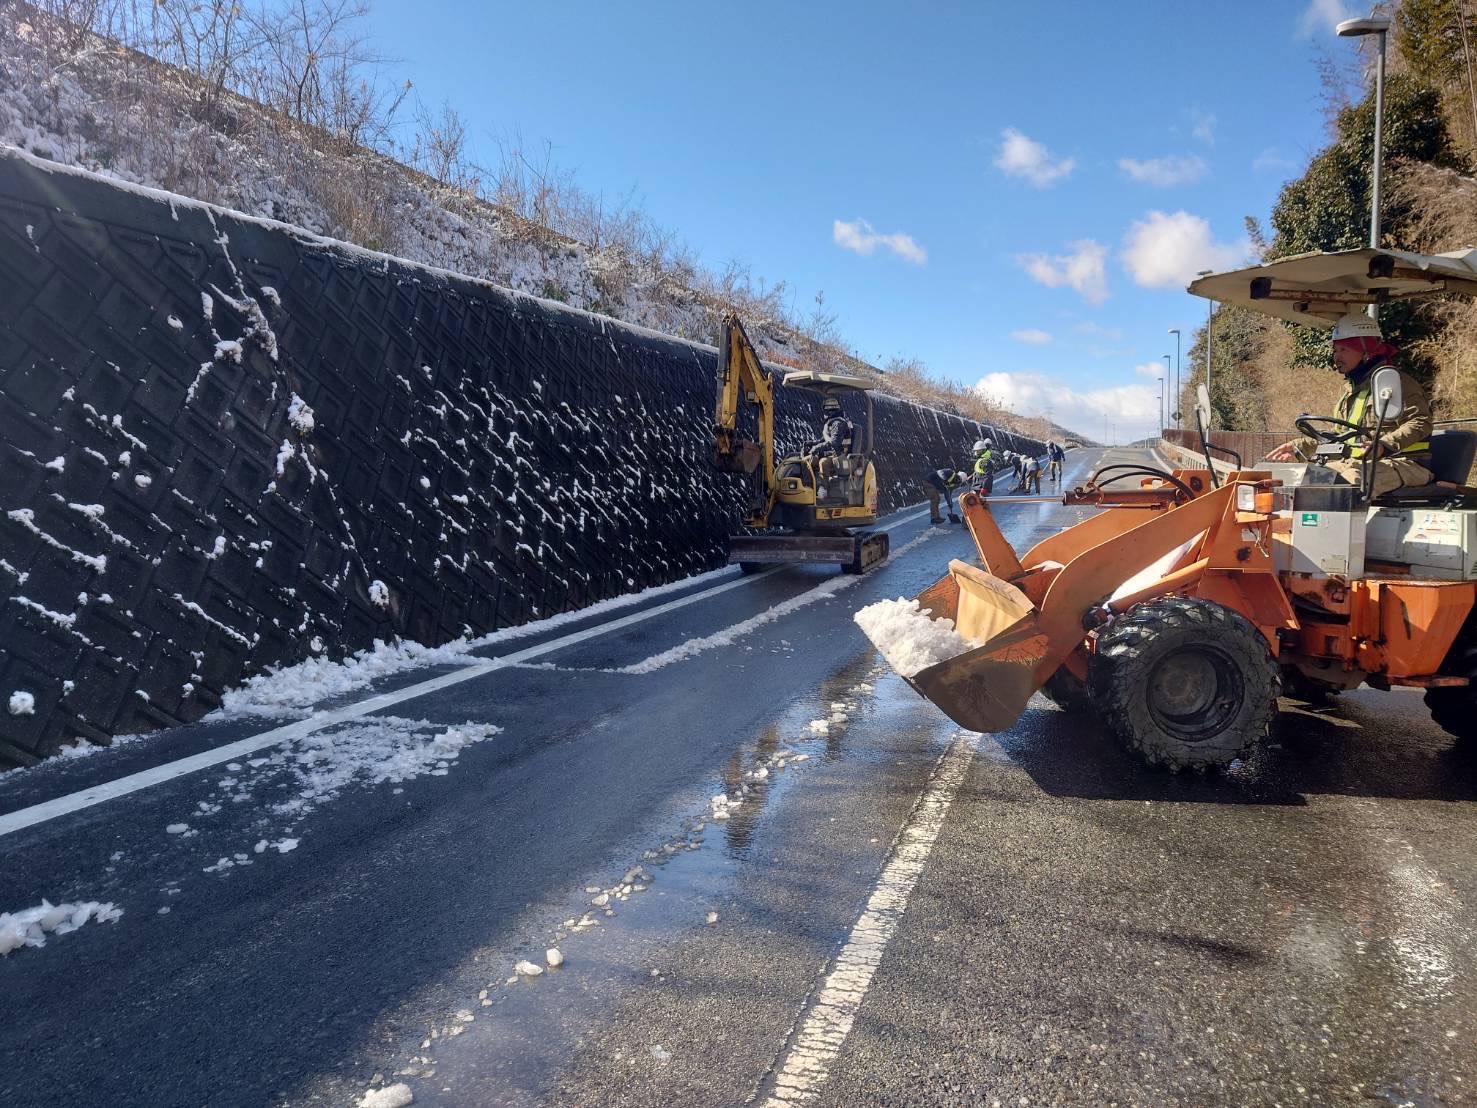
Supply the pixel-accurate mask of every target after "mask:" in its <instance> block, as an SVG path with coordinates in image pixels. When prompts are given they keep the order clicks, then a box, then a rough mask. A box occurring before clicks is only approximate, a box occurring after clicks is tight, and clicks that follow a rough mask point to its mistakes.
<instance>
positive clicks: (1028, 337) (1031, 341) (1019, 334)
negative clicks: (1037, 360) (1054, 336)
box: [1010, 327, 1051, 346]
mask: <svg viewBox="0 0 1477 1108" xmlns="http://www.w3.org/2000/svg"><path fill="white" fill-rule="evenodd" d="M1010 337H1011V338H1013V339H1015V341H1016V342H1024V343H1027V344H1028V345H1031V346H1045V345H1046V344H1047V343H1049V342H1050V341H1051V336H1050V335H1048V334H1047V333H1046V332H1045V331H1042V330H1040V329H1038V328H1036V327H1027V328H1024V329H1023V330H1020V331H1012V332H1011V333H1010Z"/></svg>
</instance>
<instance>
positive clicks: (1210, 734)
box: [1091, 596, 1280, 771]
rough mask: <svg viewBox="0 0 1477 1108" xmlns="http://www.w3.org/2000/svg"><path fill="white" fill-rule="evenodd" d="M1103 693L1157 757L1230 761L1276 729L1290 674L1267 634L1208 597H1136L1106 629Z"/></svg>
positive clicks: (1114, 724) (1100, 670)
mask: <svg viewBox="0 0 1477 1108" xmlns="http://www.w3.org/2000/svg"><path fill="white" fill-rule="evenodd" d="M1091 687H1092V696H1093V702H1094V703H1095V704H1096V705H1097V707H1098V709H1099V710H1100V711H1101V712H1102V714H1103V717H1104V719H1105V720H1106V721H1107V724H1108V726H1109V727H1110V728H1111V729H1112V730H1113V731H1114V733H1115V734H1117V736H1118V738H1119V739H1120V740H1122V741H1123V743H1124V744H1125V745H1127V746H1128V747H1129V748H1130V749H1132V750H1134V751H1136V752H1137V753H1138V754H1140V755H1141V756H1142V757H1143V758H1144V760H1145V761H1147V762H1149V763H1150V764H1151V765H1156V766H1162V767H1164V768H1166V769H1170V770H1175V771H1178V770H1181V769H1186V768H1190V769H1212V768H1225V767H1227V766H1229V765H1230V764H1231V763H1232V762H1233V761H1235V760H1236V759H1237V758H1241V757H1244V756H1246V755H1247V754H1248V753H1250V751H1251V750H1252V748H1253V747H1255V746H1256V745H1257V744H1258V743H1260V742H1261V741H1262V740H1263V739H1265V738H1266V736H1267V733H1268V731H1269V729H1270V728H1271V725H1272V719H1273V717H1275V716H1276V714H1277V694H1278V692H1279V690H1280V682H1279V677H1278V672H1277V665H1276V663H1275V662H1274V661H1273V659H1272V653H1271V651H1270V650H1268V649H1267V641H1266V639H1264V638H1263V637H1262V634H1261V632H1260V631H1258V630H1257V629H1256V627H1255V626H1253V624H1252V623H1251V621H1250V620H1248V619H1246V617H1245V616H1242V615H1241V614H1240V613H1238V612H1234V611H1232V610H1231V609H1229V608H1226V607H1223V606H1222V605H1220V604H1217V603H1215V602H1214V601H1210V600H1202V599H1200V598H1199V597H1187V596H1166V597H1161V598H1159V599H1157V600H1147V601H1144V602H1143V603H1142V604H1136V605H1135V606H1134V607H1132V608H1130V609H1129V610H1128V612H1127V613H1125V614H1124V615H1123V616H1121V617H1120V618H1119V619H1118V620H1117V621H1116V622H1115V623H1114V624H1113V625H1112V626H1111V627H1110V628H1109V629H1108V630H1106V631H1105V632H1103V633H1102V634H1101V635H1100V636H1099V637H1098V642H1097V653H1096V654H1094V655H1093V660H1092V669H1091Z"/></svg>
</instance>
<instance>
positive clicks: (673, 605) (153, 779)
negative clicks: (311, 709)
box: [0, 508, 928, 838]
mask: <svg viewBox="0 0 1477 1108" xmlns="http://www.w3.org/2000/svg"><path fill="white" fill-rule="evenodd" d="M927 510H928V509H926V508H922V509H919V510H918V511H916V512H912V513H910V514H908V515H904V516H899V517H898V518H897V519H895V520H894V521H893V522H892V525H891V526H892V527H896V526H899V525H900V524H904V523H907V522H909V521H910V520H914V519H917V518H918V517H919V516H921V515H922V514H923V513H924V512H925V511H927ZM888 530H891V527H889V528H888ZM761 576H763V575H761ZM757 579H758V578H757V577H739V578H736V579H735V580H732V581H726V582H724V583H723V584H721V585H715V586H713V587H712V588H711V589H704V590H703V591H702V592H695V593H692V594H691V595H689V596H684V597H681V598H679V599H677V600H669V601H668V602H667V603H665V604H660V605H658V606H657V607H655V608H648V609H646V610H645V611H640V612H633V613H632V614H631V615H628V616H622V617H620V618H619V619H613V620H611V621H610V622H608V623H601V624H597V625H596V626H594V627H587V628H585V629H584V630H582V631H573V632H571V633H570V634H568V635H563V636H561V637H559V638H557V639H551V640H549V641H548V642H545V643H540V644H538V645H537V646H530V647H527V648H526V649H523V650H519V651H517V652H515V653H513V654H504V655H502V656H501V657H498V658H485V659H482V660H481V661H478V662H475V663H473V664H472V665H468V666H463V667H462V668H461V669H458V670H456V671H455V672H453V673H446V674H442V675H441V676H440V677H432V678H430V679H429V680H426V681H421V682H418V683H417V684H414V685H407V686H406V687H405V688H402V689H395V690H394V691H393V692H386V693H381V694H379V695H378V696H372V697H370V698H369V699H368V700H363V701H360V702H359V703H357V704H350V705H347V706H346V707H343V708H337V709H334V710H333V711H331V712H324V713H322V714H319V715H314V716H312V717H311V718H310V719H304V720H298V721H296V722H294V723H289V724H285V725H284V726H282V727H274V728H273V729H272V730H270V731H263V732H261V733H260V734H257V735H252V736H250V737H249V738H245V739H240V740H238V741H236V742H233V743H227V744H226V745H225V746H218V747H215V748H213V749H211V750H203V751H201V752H200V753H199V754H193V755H191V756H190V757H188V758H180V759H177V760H175V761H173V762H165V763H164V764H163V765H159V766H154V767H152V768H151V769H146V770H140V771H139V772H138V773H131V774H129V775H128V776H126V777H119V778H117V779H116V780H114V781H105V782H103V783H102V784H100V785H94V786H93V787H92V788H89V789H82V790H80V791H78V792H75V793H68V794H67V795H65V796H59V797H56V798H55V799H54V800H48V801H45V802H44V803H41V804H33V805H32V806H31V807H29V808H22V809H20V810H19V811H17V812H11V813H9V814H8V815H0V838H4V837H5V836H6V835H13V834H15V833H16V832H17V831H23V830H25V829H26V828H28V827H35V826H36V825H37V824H41V823H46V822H48V821H50V820H54V819H59V818H60V817H62V816H65V815H70V814H71V813H73V812H79V811H82V810H83V809H84V808H91V807H93V806H94V805H97V804H102V803H104V802H105V801H108V800H115V799H117V798H118V797H120V796H127V795H128V794H129V793H136V792H139V791H141V790H143V789H148V788H152V787H153V786H154V785H159V784H163V783H164V782H165V781H172V780H173V779H174V778H176V777H183V776H184V775H185V774H187V773H195V772H196V771H198V770H202V769H209V768H210V767H211V766H218V765H220V764H222V763H223V762H230V761H234V760H236V759H238V758H244V757H246V756H248V755H251V754H254V753H255V752H256V751H258V750H262V749H265V748H266V747H269V746H276V745H277V744H278V743H284V742H290V741H292V740H293V739H300V738H303V737H304V736H306V735H311V734H313V733H314V732H315V731H321V730H323V729H324V728H326V727H333V726H334V725H336V724H340V723H345V722H347V721H349V720H353V719H358V718H359V717H361V716H365V715H369V714H370V713H372V712H378V711H382V710H383V709H385V708H389V707H392V706H394V705H396V704H399V703H401V702H402V701H406V700H412V699H414V698H415V697H418V696H424V695H426V694H427V693H432V692H436V691H438V690H440V689H445V688H450V687H451V686H453V685H459V684H461V683H462V682H464V681H471V680H473V679H474V678H477V677H481V676H482V675H483V674H486V673H491V672H493V671H494V670H498V669H504V668H507V667H508V666H513V665H516V664H518V663H519V662H526V661H528V660H529V659H531V658H538V657H542V656H543V655H545V654H552V653H554V652H555V651H557V650H562V649H564V648H565V647H567V646H574V645H576V644H578V643H582V642H585V641H587V640H589V639H593V638H598V637H599V636H601V635H608V634H609V633H610V632H612V631H619V630H621V629H622V628H624V627H630V626H632V625H633V624H637V623H641V622H644V621H645V620H648V619H655V618H656V617H657V616H660V615H665V614H666V613H668V612H674V611H676V610H677V609H678V608H685V607H686V606H687V605H689V604H696V603H697V602H698V601H700V600H706V599H708V598H709V597H712V596H717V595H718V594H719V593H725V592H728V591H729V590H730V589H737V588H740V587H742V586H744V585H747V584H749V583H750V582H751V581H754V580H757Z"/></svg>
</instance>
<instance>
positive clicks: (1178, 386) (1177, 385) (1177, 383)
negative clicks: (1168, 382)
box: [1169, 327, 1185, 427]
mask: <svg viewBox="0 0 1477 1108" xmlns="http://www.w3.org/2000/svg"><path fill="white" fill-rule="evenodd" d="M1169 333H1170V334H1171V335H1173V336H1174V425H1175V427H1179V426H1180V393H1181V392H1183V391H1184V388H1185V383H1184V380H1183V378H1181V376H1180V329H1179V328H1178V327H1171V328H1170V329H1169Z"/></svg>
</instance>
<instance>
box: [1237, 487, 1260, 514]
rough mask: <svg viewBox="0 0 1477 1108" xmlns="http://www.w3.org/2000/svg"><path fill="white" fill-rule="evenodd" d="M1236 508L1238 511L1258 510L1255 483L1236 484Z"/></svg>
mask: <svg viewBox="0 0 1477 1108" xmlns="http://www.w3.org/2000/svg"><path fill="white" fill-rule="evenodd" d="M1236 510H1237V511H1238V512H1254V511H1256V486H1255V485H1237V486H1236Z"/></svg>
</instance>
